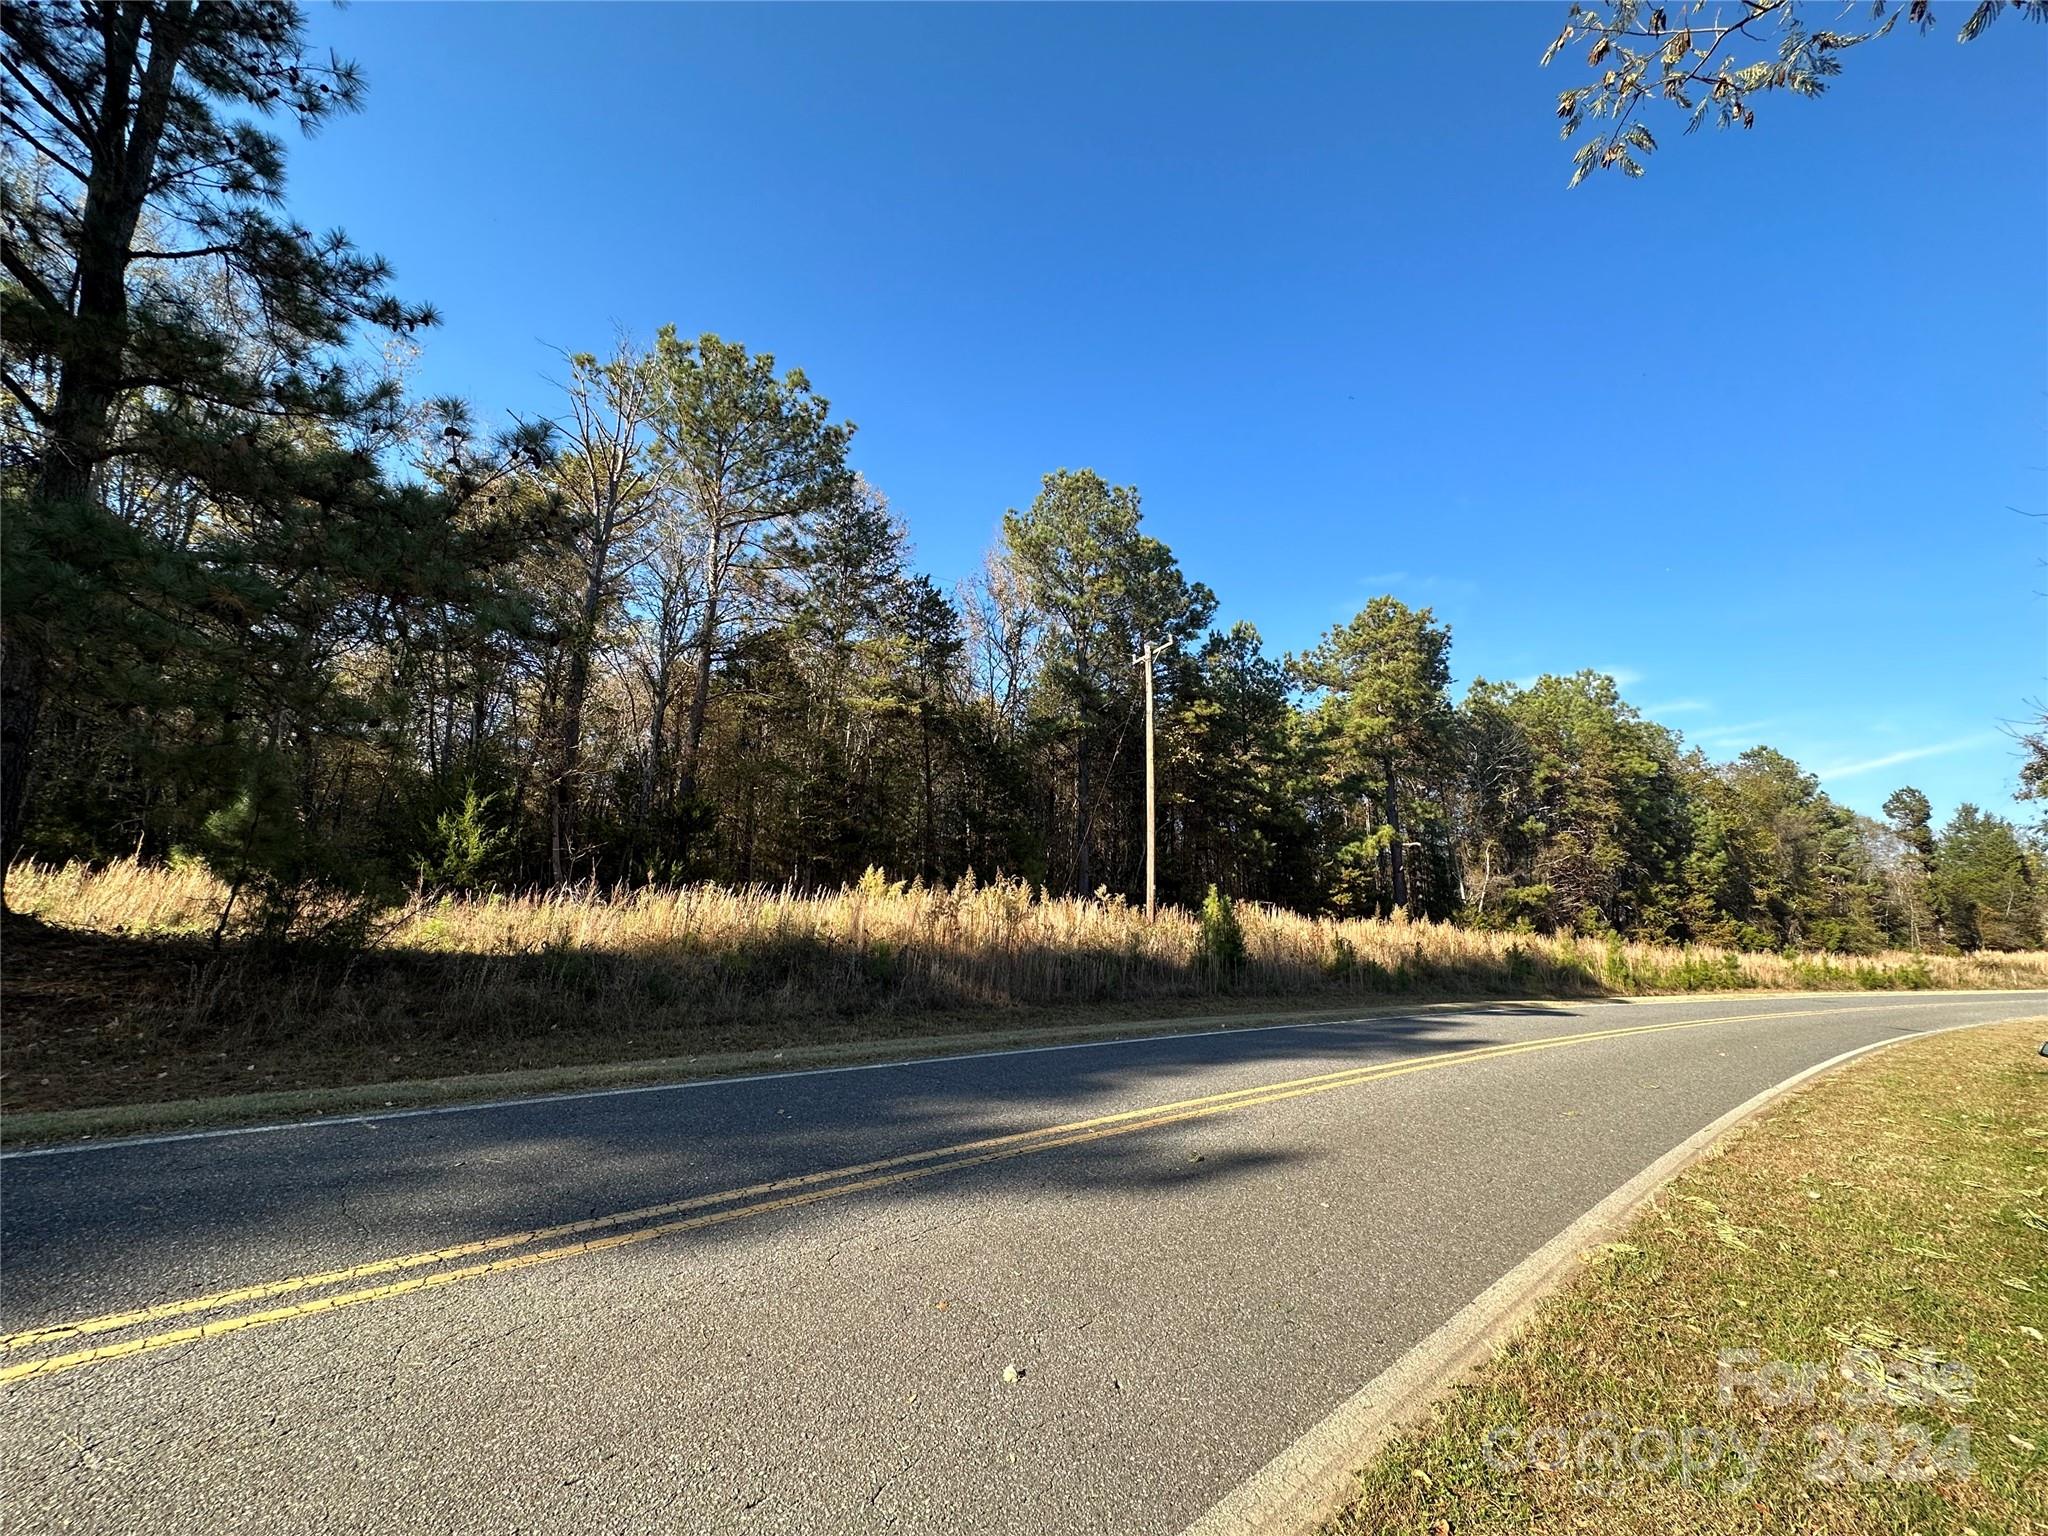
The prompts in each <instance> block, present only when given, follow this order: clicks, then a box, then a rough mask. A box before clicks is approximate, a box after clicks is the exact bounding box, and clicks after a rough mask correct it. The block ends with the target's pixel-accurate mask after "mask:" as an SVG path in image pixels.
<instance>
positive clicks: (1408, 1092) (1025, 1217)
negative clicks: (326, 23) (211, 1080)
mask: <svg viewBox="0 0 2048 1536" xmlns="http://www.w3.org/2000/svg"><path fill="white" fill-rule="evenodd" d="M2042 1012H2048V994H2041V993H1986V994H1975V995H1968V996H1965V995H1954V994H1946V995H1936V996H1929V997H1912V996H1905V995H1896V994H1894V995H1883V994H1880V995H1874V996H1870V997H1857V998H1843V997H1777V998H1769V999H1742V998H1715V999H1710V1000H1699V999H1691V1000H1686V999H1679V1000H1672V1001H1660V1002H1654V1003H1650V1002H1629V1003H1594V1004H1584V1005H1576V1006H1566V1005H1549V1004H1539V1005H1516V1004H1506V1005H1495V1006H1480V1007H1474V1008H1471V1009H1469V1010H1465V1011H1459V1012H1425V1013H1419V1014H1416V1015H1413V1016H1410V1017H1405V1018H1374V1019H1369V1020H1361V1021H1358V1022H1355V1023H1349V1024H1322V1025H1307V1026H1292V1027H1284V1028H1274V1029H1263V1030H1243V1031H1232V1032H1227V1033H1219V1034H1206V1035H1190V1036H1179V1037H1169V1038H1155V1039H1150V1040H1137V1041H1126V1042H1114V1043H1105V1044H1099V1045H1088V1046H1070V1047H1061V1048H1053V1049H1045V1050H1033V1051H1022V1052H1013V1053H1007V1054H999V1055H991V1056H979V1057H955V1058H949V1059H942V1060H937V1061H928V1062H916V1063H905V1064H900V1065H892V1066H882V1067H867V1068H858V1069H848V1070H837V1071H828V1072H815V1073H802V1074H790V1075H784V1076H776V1077H764V1078H753V1079H744V1080H727V1081H719V1082H709V1083H703V1084H695V1085H686V1086H681V1087H676V1088H665V1089H653V1090H635V1091H626V1092H611V1093H602V1094H591V1095H584V1096H574V1097H567V1098H558V1099H552V1100H539V1101H529V1102H526V1103H520V1104H509V1105H494V1106H479V1107H468V1108H458V1109H453V1110H448V1111H432V1112H423V1113H422V1112H414V1113H406V1114H396V1115H388V1116H382V1117H366V1118H359V1119H354V1120H346V1121H343V1120H334V1121H326V1122H320V1123H316V1124H311V1125H306V1126H300V1127H294V1128H285V1129H271V1130H265V1131H260V1132H256V1133H237V1134H204V1135H196V1136H191V1137H184V1138H160V1139H156V1140H153V1141H141V1142H135V1143H129V1144H122V1145H109V1146H103V1147H98V1148H82V1149H63V1150H58V1151H55V1152H52V1153H45V1154H14V1155H10V1156H8V1157H7V1158H6V1159H5V1160H4V1163H0V1196H4V1205H0V1244H4V1247H0V1270H4V1311H0V1328H4V1329H5V1330H6V1331H7V1337H6V1339H5V1341H4V1342H5V1345H6V1348H5V1349H4V1351H0V1445H4V1451H0V1456H4V1463H0V1469H4V1474H5V1498H6V1500H7V1514H8V1517H9V1528H10V1529H14V1530H23V1531H26V1530H82V1531H103V1532H135V1531H209V1532H215V1531H218V1532H226V1531H291V1532H293V1533H302V1532H305V1531H308V1530H316V1531H322V1530H335V1531H343V1530H346V1531H351V1532H358V1531H362V1532H368V1531H391V1532H399V1531H404V1532H412V1531H476V1532H485V1531H489V1532H499V1531H513V1530H534V1531H577V1532H583V1531H593V1532H595V1531H651V1530H662V1531H678V1532H691V1533H696V1532H710V1531H727V1530H731V1531H799V1532H806V1533H812V1532H825V1531H870V1530H874V1531H882V1530H889V1531H897V1530H902V1531H918V1532H929V1533H933V1536H956V1533H958V1532H962V1531H969V1530H972V1531H975V1532H986V1533H998V1532H1019V1533H1034V1536H1037V1533H1064V1532H1084V1531H1087V1532H1113V1533H1118V1536H1128V1533H1143V1532H1160V1533H1165V1536H1171V1533H1173V1532H1177V1531H1179V1530H1180V1529H1181V1528H1182V1527H1183V1526H1185V1525H1186V1524H1187V1523H1188V1522H1189V1521H1191V1520H1193V1519H1194V1518H1196V1517H1197V1516H1199V1515H1200V1514H1201V1513H1202V1512H1203V1511H1204V1510H1205V1509H1207V1508H1208V1507H1209V1506H1210V1505H1211V1504H1213V1503H1214V1502H1215V1501H1216V1500H1217V1499H1218V1498H1220V1497H1222V1496H1223V1495H1224V1494H1226V1493H1227V1492H1229V1490H1230V1489H1232V1488H1233V1487H1234V1486H1236V1485H1237V1484H1238V1483H1240V1482H1241V1481H1243V1480H1244V1479H1245V1478H1246V1477H1248V1476H1250V1475H1251V1474H1253V1473H1254V1472H1256V1471H1257V1470H1258V1469H1259V1468H1260V1467H1261V1466H1262V1465H1264V1464H1265V1462H1266V1461H1267V1460H1268V1459H1269V1458H1270V1457H1272V1456H1273V1455H1275V1454H1276V1453H1277V1452H1279V1451H1280V1450H1282V1449H1283V1448H1284V1447H1286V1446H1287V1445H1288V1444H1289V1443H1290V1442H1292V1441H1293V1440H1294V1439H1295V1438H1296V1437H1297V1436H1299V1435H1300V1434H1302V1433H1303V1432H1304V1431H1305V1430H1306V1429H1308V1428H1309V1427H1310V1426H1312V1425H1313V1424H1315V1423H1316V1422H1317V1421H1318V1420H1320V1419H1321V1418H1322V1417H1323V1416H1324V1415H1325V1414H1326V1413H1328V1412H1329V1411H1330V1410H1331V1409H1332V1408H1333V1407H1334V1406H1335V1405H1337V1404H1338V1403H1340V1402H1341V1401H1343V1400H1344V1399H1345V1398H1346V1397H1347V1396H1349V1395H1350V1394H1351V1393H1352V1392H1353V1391H1354V1390H1355V1389H1356V1388H1357V1387H1359V1386H1360V1384H1362V1383H1363V1382H1365V1381H1367V1380H1368V1379H1370V1378H1371V1377H1373V1376H1375V1375H1376V1374H1378V1373H1379V1372H1380V1371H1382V1370H1383V1369H1385V1368H1386V1367H1387V1366H1388V1365H1390V1364H1391V1363H1392V1362H1393V1361H1395V1360H1396V1359H1398V1358H1399V1357H1400V1356H1401V1354H1402V1353H1403V1352H1404V1351H1406V1350H1407V1349H1409V1348H1410V1347H1411V1346H1413V1345H1414V1344H1415V1343H1416V1342H1417V1341H1419V1340H1420V1339H1422V1338H1424V1337H1425V1336H1426V1335H1428V1334H1429V1333H1430V1332H1431V1330H1433V1329H1434V1328H1436V1327H1437V1326H1438V1325H1439V1324H1441V1323H1442V1322H1443V1321H1444V1320H1445V1319H1446V1318H1448V1317H1449V1316H1451V1315H1452V1314H1453V1313H1454V1312H1456V1311H1457V1310H1458V1308H1459V1307H1460V1306H1462V1305H1463V1304H1464V1303H1465V1302H1466V1301H1468V1300H1469V1299H1470V1298H1471V1297H1473V1296H1474V1295H1476V1294H1478V1293H1479V1292H1480V1291H1482V1290H1484V1289H1485V1288H1486V1287H1487V1286H1488V1285H1490V1284H1491V1283H1492V1282H1493V1281H1495V1280H1496V1279H1498V1278H1499V1277H1500V1276H1501V1275H1503V1274H1504V1273H1506V1272H1507V1271H1508V1270H1509V1269H1511V1268H1513V1267H1514V1266H1515V1264H1517V1263H1518V1262H1519V1261H1520V1260H1521V1259H1522V1258H1523V1257H1524V1256H1526V1255H1527V1254H1529V1253H1530V1252H1531V1251H1533V1250H1534V1249H1536V1248H1538V1247H1540V1246H1541V1245H1542V1244H1543V1243H1544V1242H1546V1241H1547V1240H1548V1239H1549V1238H1550V1237H1552V1236H1553V1235H1554V1234H1555V1233H1557V1232H1558V1231H1560V1230H1561V1229H1563V1228H1564V1227H1566V1226H1567V1225H1569V1224H1570V1223H1571V1221H1572V1220H1573V1219H1574V1218H1575V1217H1577V1216H1578V1215H1579V1214H1580V1213H1582V1212H1583V1211H1585V1210H1586V1209H1587V1208H1588V1207H1590V1206H1592V1205H1593V1204H1595V1203H1596V1202H1598V1201H1599V1200H1600V1199H1601V1198H1602V1197H1603V1196H1605V1195H1606V1194H1608V1193H1609V1192H1610V1191H1611V1190H1613V1189H1614V1188H1615V1187H1616V1186H1617V1185H1619V1184H1621V1183H1623V1182H1624V1181H1625V1180H1627V1179H1628V1178H1629V1177H1630V1176H1631V1175H1633V1174H1634V1173H1636V1172H1637V1171H1638V1170H1640V1169H1642V1168H1643V1167H1645V1166H1646V1165H1647V1164H1649V1163H1650V1162H1652V1161H1654V1160H1655V1159H1656V1158H1657V1157H1658V1156H1659V1155H1660V1154H1662V1153H1663V1152H1665V1151H1666V1150H1667V1149H1669V1148H1670V1147H1672V1146H1674V1145H1676V1144H1677V1143H1679V1142H1681V1141H1683V1140H1684V1139H1685V1138H1686V1137H1688V1136H1689V1135H1691V1134H1692V1133H1693V1132H1695V1131H1697V1130H1698V1129H1700V1128H1701V1127H1702V1126H1704V1125H1707V1124H1709V1123H1710V1122H1712V1121H1713V1120H1715V1119H1716V1118H1717V1117H1718V1116H1720V1115H1722V1114H1723V1113H1725V1112H1726V1111H1728V1110H1729V1109H1731V1108H1733V1107H1734V1106H1736V1105H1738V1104H1740V1103H1742V1102H1743V1101H1745V1100H1746V1099H1748V1098H1749V1097H1751V1096H1752V1095H1753V1094H1756V1093H1758V1092H1759V1091H1761V1090H1763V1089H1765V1088H1768V1087H1769V1086H1771V1085H1772V1084H1774V1083H1777V1082H1779V1081H1781V1080H1783V1079H1785V1078H1787V1077H1789V1076H1791V1075H1792V1074H1794V1073H1796V1072H1798V1071H1800V1070H1802V1069H1804V1068H1806V1067H1808V1066H1810V1065H1812V1064H1814V1063H1816V1062H1819V1061H1823V1060H1826V1059H1828V1058H1830V1057H1833V1056H1835V1055H1838V1054H1840V1053H1841V1052H1843V1051H1846V1050H1850V1049H1853V1048H1855V1047H1858V1046H1862V1045H1866V1044H1869V1043H1871V1042H1873V1041H1878V1040H1884V1039H1888V1038H1892V1037H1895V1036H1897V1035H1900V1034H1905V1033H1914V1032H1919V1031H1924V1030H1928V1029H1939V1028H1943V1027H1947V1026H1950V1025H1957V1024H1964V1023H1973V1022H1982V1021H1987V1020H1992V1019H2002V1018H2015V1017H2022V1016H2025V1015H2027V1014H2030V1013H2042ZM1012 1366H1014V1367H1015V1368H1016V1370H1015V1372H1013V1373H1007V1374H1010V1375H1014V1377H1015V1379H1006V1368H1008V1367H1012Z"/></svg>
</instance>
